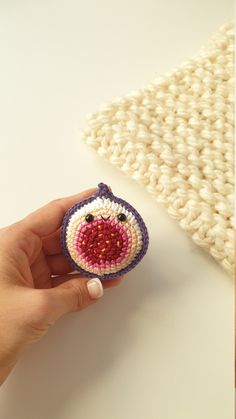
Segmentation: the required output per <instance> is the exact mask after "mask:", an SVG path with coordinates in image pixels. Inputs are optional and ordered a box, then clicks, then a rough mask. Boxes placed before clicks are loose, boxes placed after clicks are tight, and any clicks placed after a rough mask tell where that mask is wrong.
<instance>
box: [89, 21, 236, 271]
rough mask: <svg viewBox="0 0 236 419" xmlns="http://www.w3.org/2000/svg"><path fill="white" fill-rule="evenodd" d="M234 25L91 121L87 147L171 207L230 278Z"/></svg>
mask: <svg viewBox="0 0 236 419" xmlns="http://www.w3.org/2000/svg"><path fill="white" fill-rule="evenodd" d="M233 42H234V28H233V24H232V23H229V24H226V25H224V26H223V27H222V28H220V30H219V32H218V33H217V34H216V35H215V36H214V37H213V38H212V39H211V41H210V43H209V45H208V46H207V47H206V48H204V49H203V50H202V51H201V52H200V54H199V55H198V56H197V57H194V58H193V59H190V60H189V61H188V62H186V63H184V64H183V65H182V66H180V67H179V68H178V69H175V70H174V71H173V72H171V73H170V74H168V75H166V77H164V78H163V79H160V80H157V81H156V82H154V83H152V84H150V85H149V86H147V87H145V88H143V89H141V90H140V91H138V92H137V93H133V94H131V95H129V96H126V97H124V98H121V99H117V100H115V101H114V102H112V103H110V104H108V105H106V106H103V107H102V108H101V110H100V111H99V112H97V113H94V114H93V115H91V116H90V118H89V121H88V127H87V128H86V129H85V131H84V139H85V140H86V142H87V143H88V144H89V145H91V146H92V147H93V148H95V149H96V150H97V152H98V153H99V154H100V155H102V156H104V157H106V158H107V159H109V160H110V162H111V163H113V164H115V165H116V166H118V167H119V168H120V169H121V170H122V171H124V172H125V173H127V174H128V175H129V176H131V177H132V178H133V179H135V180H136V181H137V182H139V183H140V184H141V185H144V186H145V187H146V189H147V191H148V192H150V193H151V194H152V195H153V196H154V197H155V198H156V200H157V201H158V202H160V203H162V204H164V205H165V206H166V208H167V211H168V213H169V214H170V216H171V217H172V218H174V219H175V220H177V221H178V222H179V224H180V226H181V227H182V228H183V229H184V230H185V231H187V232H188V233H189V234H190V235H191V237H192V239H193V240H194V242H195V243H197V244H198V245H199V246H201V247H203V248H204V249H206V250H208V251H209V252H210V254H211V255H212V256H213V257H214V258H215V259H216V260H217V261H218V262H219V263H220V264H221V265H222V266H223V267H224V268H225V269H226V270H227V271H228V272H230V273H233V265H234V234H233V193H234V189H233V178H234V152H233V124H234V114H233V103H234V98H233Z"/></svg>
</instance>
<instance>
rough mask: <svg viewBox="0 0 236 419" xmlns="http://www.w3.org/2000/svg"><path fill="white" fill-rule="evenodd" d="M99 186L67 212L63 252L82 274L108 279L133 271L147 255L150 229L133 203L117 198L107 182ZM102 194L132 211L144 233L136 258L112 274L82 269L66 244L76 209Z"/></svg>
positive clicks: (64, 220)
mask: <svg viewBox="0 0 236 419" xmlns="http://www.w3.org/2000/svg"><path fill="white" fill-rule="evenodd" d="M98 188H99V190H98V191H97V192H96V193H95V194H93V195H91V196H90V197H89V198H87V199H85V200H83V201H82V202H79V203H78V204H75V205H73V207H71V208H70V209H69V210H68V211H67V212H66V214H65V217H64V219H63V222H62V226H61V246H62V249H63V253H64V255H65V256H66V258H67V260H68V262H69V263H70V265H71V266H72V267H73V268H74V269H75V270H76V271H78V272H80V273H81V274H83V275H85V276H87V277H89V278H94V277H95V276H96V277H97V278H99V279H101V280H107V279H112V278H116V277H118V276H121V275H124V274H125V273H127V272H129V271H131V269H133V268H134V267H135V266H136V265H137V264H138V263H139V262H140V260H141V259H142V258H143V256H144V255H145V253H146V252H147V248H148V244H149V236H148V231H147V227H146V225H145V223H144V221H143V219H142V217H141V216H140V215H139V213H138V211H136V209H135V208H134V207H132V205H130V204H128V202H126V201H124V200H123V199H121V198H117V197H116V196H114V195H113V193H112V192H111V191H110V189H109V188H108V186H107V185H106V184H105V183H99V184H98ZM101 196H105V197H106V196H107V197H108V198H111V199H112V201H114V202H117V203H118V204H121V205H123V207H125V208H126V209H127V210H128V211H130V212H131V213H132V214H133V215H134V217H135V218H136V220H137V222H138V224H139V227H140V230H141V233H142V243H143V245H142V248H141V249H140V251H139V253H138V254H137V255H136V256H135V258H134V259H133V260H132V262H131V263H130V264H129V265H128V266H127V267H126V268H123V269H121V270H120V271H117V272H113V273H110V274H104V275H97V274H94V273H92V272H88V271H85V270H84V269H82V268H81V267H80V266H78V265H77V264H76V263H75V261H74V260H73V259H72V257H71V256H70V254H69V252H68V249H67V245H66V228H67V225H68V222H69V219H70V217H71V216H72V214H74V212H75V211H77V210H78V209H80V208H82V207H83V206H84V205H85V204H88V203H89V202H92V201H93V200H94V199H96V198H97V197H101Z"/></svg>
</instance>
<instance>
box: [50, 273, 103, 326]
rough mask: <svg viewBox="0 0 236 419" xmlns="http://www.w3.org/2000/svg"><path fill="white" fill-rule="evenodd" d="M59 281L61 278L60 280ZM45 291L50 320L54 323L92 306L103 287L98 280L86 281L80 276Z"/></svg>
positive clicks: (101, 293)
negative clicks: (48, 302) (67, 315)
mask: <svg viewBox="0 0 236 419" xmlns="http://www.w3.org/2000/svg"><path fill="white" fill-rule="evenodd" d="M70 276H71V275H70ZM66 278H68V276H66ZM61 281H63V278H60V282H61ZM47 291H48V297H49V301H50V305H51V310H50V312H51V315H52V319H51V320H52V321H53V322H54V321H56V320H57V319H58V318H59V317H61V316H62V315H63V314H66V313H70V312H72V311H79V310H82V309H84V308H86V307H88V306H89V305H91V304H94V303H95V302H96V301H97V300H98V299H99V298H100V297H102V295H103V286H102V283H101V281H100V280H99V279H98V278H93V279H89V280H88V278H84V277H81V276H80V277H74V278H73V279H69V280H65V282H63V283H61V284H60V285H58V286H56V287H55V288H50V289H48V290H47Z"/></svg>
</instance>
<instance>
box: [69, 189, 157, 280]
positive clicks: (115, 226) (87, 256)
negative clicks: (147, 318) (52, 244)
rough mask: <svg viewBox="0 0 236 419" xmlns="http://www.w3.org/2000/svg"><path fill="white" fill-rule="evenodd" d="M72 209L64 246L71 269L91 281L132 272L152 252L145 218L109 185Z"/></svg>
mask: <svg viewBox="0 0 236 419" xmlns="http://www.w3.org/2000/svg"><path fill="white" fill-rule="evenodd" d="M98 187H99V190H98V192H96V193H95V194H94V195H92V196H91V197H90V198H88V199H85V200H84V201H82V202H79V203H78V204H75V205H74V206H73V207H72V208H70V209H69V210H68V211H67V213H66V215H65V217H64V220H63V224H62V229H61V243H62V249H63V252H64V254H65V256H66V258H67V259H68V261H69V262H70V264H71V266H72V267H73V268H74V269H75V270H77V271H79V272H81V273H82V274H84V275H86V276H88V277H94V276H96V277H98V278H100V279H111V278H114V277H117V276H120V275H122V274H124V273H126V272H128V271H130V270H131V269H133V268H134V267H135V266H136V265H137V263H138V262H139V261H140V260H141V259H142V258H143V256H144V255H145V253H146V251H147V248H148V242H149V239H148V232H147V228H146V226H145V224H144V221H143V219H142V217H141V216H140V215H139V213H138V212H137V211H136V210H135V209H134V208H133V207H132V206H131V205H130V204H128V203H127V202H126V201H124V200H123V199H121V198H117V197H116V196H114V195H113V193H112V192H111V191H110V189H109V188H108V186H107V185H105V184H104V183H99V185H98Z"/></svg>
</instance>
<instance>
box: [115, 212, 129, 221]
mask: <svg viewBox="0 0 236 419" xmlns="http://www.w3.org/2000/svg"><path fill="white" fill-rule="evenodd" d="M117 218H118V220H119V221H123V222H124V221H126V219H127V217H126V215H125V214H123V212H121V213H120V214H118V215H117Z"/></svg>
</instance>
